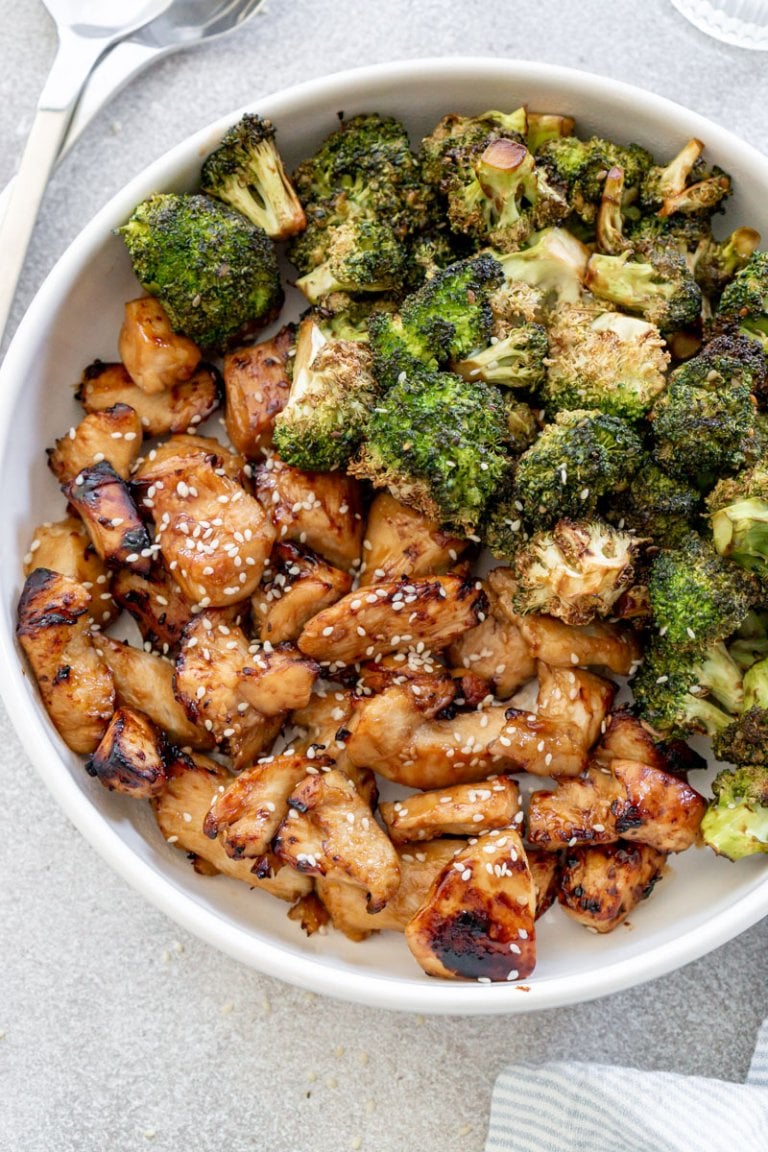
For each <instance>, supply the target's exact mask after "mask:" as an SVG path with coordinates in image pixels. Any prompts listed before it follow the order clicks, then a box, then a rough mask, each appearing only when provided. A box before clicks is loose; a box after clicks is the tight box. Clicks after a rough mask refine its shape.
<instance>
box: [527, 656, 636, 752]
mask: <svg viewBox="0 0 768 1152" xmlns="http://www.w3.org/2000/svg"><path fill="white" fill-rule="evenodd" d="M536 675H537V677H538V681H539V692H538V696H537V697H536V714H537V716H539V717H544V718H545V719H547V720H552V721H554V722H555V723H558V724H564V725H565V724H570V725H572V726H575V727H576V728H577V729H578V730H579V731H580V732H581V734H582V741H581V743H582V746H583V747H584V749H587V748H591V747H592V745H593V744H594V743H595V741H596V740H597V739H598V737H599V736H600V734H601V732H602V731H603V727H604V724H605V720H606V717H607V715H608V713H609V712H610V710H611V705H612V704H613V701H614V699H615V697H616V691H617V688H616V685H615V684H614V683H613V682H612V681H610V680H605V679H603V677H602V676H596V675H595V673H594V672H586V671H584V669H583V668H550V666H549V665H548V664H544V663H543V661H541V660H540V661H539V662H538V664H537V665H536ZM552 774H553V773H550V775H552Z"/></svg>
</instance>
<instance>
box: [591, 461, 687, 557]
mask: <svg viewBox="0 0 768 1152" xmlns="http://www.w3.org/2000/svg"><path fill="white" fill-rule="evenodd" d="M700 504H701V493H700V492H699V491H698V490H697V489H696V488H694V487H693V486H692V485H691V484H688V483H687V482H686V481H685V480H678V479H676V478H675V477H673V476H668V475H667V473H666V472H664V471H662V469H661V468H658V467H657V466H656V465H655V464H645V465H644V466H643V467H642V468H640V469H638V471H637V472H635V475H634V476H633V477H632V480H631V482H630V485H629V487H628V488H627V490H626V492H622V493H621V495H620V496H619V497H618V499H617V500H615V501H613V503H612V505H611V508H610V509H609V511H608V516H609V518H610V519H611V520H614V521H615V522H616V523H618V524H619V526H620V527H622V528H623V527H627V528H631V529H632V531H633V532H636V533H637V535H638V536H642V537H648V538H649V539H651V540H652V541H653V542H654V544H657V545H659V546H662V547H667V548H670V547H674V545H675V544H677V543H678V542H679V541H680V540H681V539H682V538H683V537H684V536H686V535H687V534H688V533H689V532H690V530H691V524H692V523H693V522H694V520H695V517H696V514H697V512H698V509H699V505H700Z"/></svg>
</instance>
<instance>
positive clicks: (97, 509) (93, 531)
mask: <svg viewBox="0 0 768 1152" xmlns="http://www.w3.org/2000/svg"><path fill="white" fill-rule="evenodd" d="M62 490H63V492H64V495H65V496H66V497H67V499H68V500H69V502H70V504H71V505H72V507H73V508H75V510H76V511H77V512H78V513H79V514H80V516H81V517H82V519H83V523H84V524H85V526H86V528H87V529H88V534H89V535H90V537H91V541H92V543H93V546H94V548H95V549H96V551H97V552H98V554H99V556H101V558H102V560H103V561H104V563H105V564H106V565H107V567H108V568H122V567H124V566H125V565H128V564H130V565H131V567H132V568H133V570H134V571H135V572H138V573H140V574H141V575H142V576H147V575H148V574H149V570H150V568H151V567H152V556H153V554H154V550H153V547H152V541H151V540H150V538H149V533H148V532H147V529H146V527H145V525H144V524H143V523H142V520H141V517H140V516H139V513H138V511H137V509H136V505H135V504H134V502H133V497H132V496H131V493H130V491H129V489H128V485H127V484H126V483H125V481H124V480H121V479H120V477H119V476H118V474H117V472H115V470H114V468H113V467H112V465H111V464H108V463H107V462H106V460H104V461H102V463H101V464H93V465H92V466H91V467H90V468H85V469H84V470H83V471H82V472H78V474H77V476H75V478H74V480H70V481H69V483H67V484H64V485H62Z"/></svg>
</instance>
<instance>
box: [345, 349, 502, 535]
mask: <svg viewBox="0 0 768 1152" xmlns="http://www.w3.org/2000/svg"><path fill="white" fill-rule="evenodd" d="M504 440H505V427H504V407H503V404H502V400H501V394H500V393H499V391H498V390H497V389H496V388H494V387H493V386H492V385H488V384H485V383H483V382H482V381H475V382H474V383H472V384H469V383H468V382H467V381H466V380H463V379H462V378H461V376H456V375H454V374H453V373H450V372H441V371H437V370H435V369H432V368H430V367H429V366H427V365H425V364H422V363H421V362H419V361H415V360H414V361H411V363H410V365H409V367H408V369H407V371H406V370H404V371H403V372H402V374H401V375H400V376H399V378H398V379H397V380H396V381H395V383H394V384H393V385H392V387H391V388H390V389H389V391H388V392H387V393H386V394H385V395H384V396H383V397H382V398H381V400H379V402H378V404H377V405H376V407H375V408H374V410H373V412H372V413H371V416H370V420H369V424H368V430H367V435H366V440H365V442H364V444H363V446H362V448H361V450H360V453H359V455H358V457H357V458H356V459H355V460H354V461H353V462H352V463H351V465H350V467H349V471H350V472H351V473H352V475H354V476H358V477H360V478H362V479H366V480H370V481H371V482H372V483H373V484H374V485H375V486H376V487H380V488H383V487H386V488H389V489H390V491H391V492H392V494H393V495H394V496H395V497H396V498H397V499H398V500H401V501H402V502H403V503H404V504H409V505H411V506H412V507H414V508H417V509H418V510H419V511H421V512H423V513H424V514H425V515H426V516H429V517H431V518H433V519H436V520H438V521H439V522H440V523H441V524H444V525H446V526H447V527H449V528H450V530H451V531H456V532H459V533H462V534H464V535H471V534H473V533H474V532H475V530H476V528H477V524H478V522H479V520H480V517H481V515H482V513H483V510H484V508H485V506H486V504H487V503H488V500H489V498H490V496H491V494H492V493H493V491H494V490H495V489H496V488H497V486H498V485H499V483H500V482H501V480H502V478H503V477H504V474H505V472H506V471H507V469H508V467H509V464H508V461H507V458H506V454H505V452H504Z"/></svg>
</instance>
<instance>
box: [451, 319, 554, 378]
mask: <svg viewBox="0 0 768 1152" xmlns="http://www.w3.org/2000/svg"><path fill="white" fill-rule="evenodd" d="M548 351H549V340H548V338H547V330H546V328H545V327H544V325H543V324H521V325H520V327H519V328H513V329H511V331H510V332H509V333H508V334H507V335H506V336H505V337H504V338H503V339H501V340H500V339H498V337H495V336H492V337H491V343H490V344H489V345H487V346H486V347H485V348H480V349H477V350H476V351H474V352H472V353H470V355H469V356H466V357H464V359H463V360H459V361H458V362H457V363H456V364H454V369H455V371H456V372H458V373H459V375H460V376H463V377H464V378H465V379H466V380H476V379H478V378H479V379H481V380H486V381H487V382H488V383H489V384H499V385H502V386H503V387H505V388H526V389H528V391H530V392H536V391H537V390H538V389H539V388H540V387H541V386H542V384H543V383H544V381H545V380H546V378H547V366H546V358H547V352H548Z"/></svg>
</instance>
